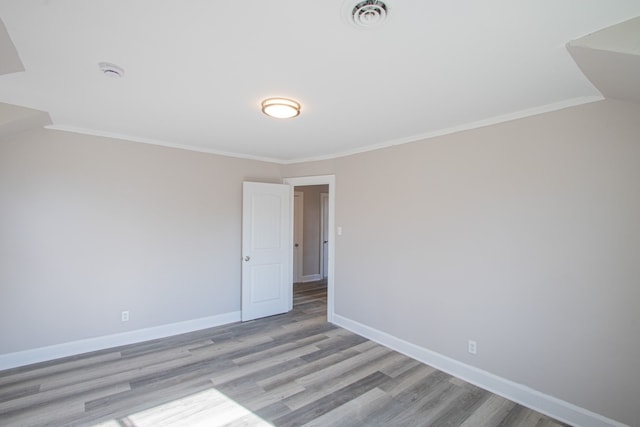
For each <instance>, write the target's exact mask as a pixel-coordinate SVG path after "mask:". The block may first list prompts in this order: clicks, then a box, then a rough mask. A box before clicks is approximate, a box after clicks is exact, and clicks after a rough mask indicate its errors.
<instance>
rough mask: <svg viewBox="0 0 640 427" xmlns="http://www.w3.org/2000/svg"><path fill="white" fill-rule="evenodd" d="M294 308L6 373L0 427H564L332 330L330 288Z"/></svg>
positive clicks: (0, 387)
mask: <svg viewBox="0 0 640 427" xmlns="http://www.w3.org/2000/svg"><path fill="white" fill-rule="evenodd" d="M294 307H295V308H294V310H293V311H292V312H291V313H287V314H283V315H279V316H273V317H269V318H266V319H260V320H255V321H251V322H246V323H234V324H230V325H225V326H221V327H217V328H212V329H207V330H203V331H198V332H194V333H189V334H184V335H180V336H175V337H171V338H167V339H161V340H155V341H150V342H146V343H141V344H134V345H129V346H123V347H119V348H114V349H109V350H104V351H98V352H93V353H89V354H85V355H80V356H75V357H70V358H65V359H61V360H57V361H52V362H46V363H40V364H36V365H31V366H27V367H21V368H16V369H12V370H7V371H3V372H0V425H1V426H41V425H49V426H67V425H73V426H76V425H83V426H84V425H87V426H97V425H99V426H102V427H124V426H127V427H132V426H139V427H143V426H154V427H155V426H223V425H224V426H269V425H272V426H301V425H307V426H469V427H472V426H532V427H533V426H537V427H543V426H560V425H564V424H562V423H559V422H557V421H554V420H552V419H550V418H548V417H546V416H544V415H541V414H539V413H537V412H534V411H531V410H529V409H527V408H524V407H522V406H520V405H517V404H515V403H513V402H510V401H508V400H506V399H504V398H501V397H499V396H496V395H494V394H491V393H489V392H487V391H484V390H482V389H480V388H478V387H475V386H473V385H470V384H467V383H465V382H463V381H461V380H459V379H456V378H454V377H451V376H449V375H447V374H445V373H443V372H440V371H438V370H436V369H434V368H432V367H430V366H427V365H424V364H422V363H419V362H417V361H415V360H413V359H411V358H409V357H406V356H404V355H401V354H399V353H397V352H394V351H391V350H389V349H388V348H386V347H383V346H381V345H378V344H376V343H374V342H371V341H369V340H367V339H365V338H362V337H360V336H358V335H355V334H353V333H351V332H348V331H346V330H344V329H341V328H339V327H336V326H334V325H331V324H329V323H327V322H326V286H325V285H324V284H322V283H311V284H304V285H296V286H295V298H294Z"/></svg>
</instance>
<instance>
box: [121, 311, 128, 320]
mask: <svg viewBox="0 0 640 427" xmlns="http://www.w3.org/2000/svg"><path fill="white" fill-rule="evenodd" d="M122 321H123V322H128V321H129V311H126V310H125V311H123V312H122Z"/></svg>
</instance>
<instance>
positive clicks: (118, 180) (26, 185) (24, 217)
mask: <svg viewBox="0 0 640 427" xmlns="http://www.w3.org/2000/svg"><path fill="white" fill-rule="evenodd" d="M245 179H246V180H255V181H271V182H280V179H281V178H280V175H279V167H278V165H274V164H269V163H262V162H257V161H252V160H241V159H233V158H228V157H221V156H215V155H209V154H202V153H195V152H189V151H185V150H177V149H171V148H164V147H157V146H152V145H145V144H139V143H133V142H125V141H117V140H109V139H106V138H98V137H91V136H85V135H78V134H71V133H64V132H57V131H45V130H42V131H37V132H31V133H22V134H20V135H18V136H16V137H12V138H10V139H6V140H2V141H0V206H1V208H0V337H1V339H0V354H3V353H10V352H16V351H20V350H26V349H32V348H37V347H43V346H47V345H52V344H60V343H65V342H70V341H76V340H81V339H85V338H91V337H99V336H103V335H109V334H116V333H120V332H127V331H130V330H136V329H140V328H147V327H153V326H159V325H165V324H170V323H174V322H180V321H184V320H190V319H199V318H203V317H208V316H214V315H218V314H226V313H229V312H234V311H238V310H240V256H241V253H240V252H241V250H240V244H241V241H240V233H241V207H242V181H243V180H245ZM122 310H129V311H130V321H129V322H127V323H123V322H121V321H120V313H121V311H122Z"/></svg>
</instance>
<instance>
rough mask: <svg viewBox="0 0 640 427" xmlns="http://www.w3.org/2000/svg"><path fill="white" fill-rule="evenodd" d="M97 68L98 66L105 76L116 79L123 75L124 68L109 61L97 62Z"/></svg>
mask: <svg viewBox="0 0 640 427" xmlns="http://www.w3.org/2000/svg"><path fill="white" fill-rule="evenodd" d="M98 68H100V71H102V73H103V74H104V75H105V76H107V77H111V78H113V79H118V78H120V77H122V76H124V70H123V69H122V68H120V67H118V66H117V65H115V64H111V63H109V62H100V63H98Z"/></svg>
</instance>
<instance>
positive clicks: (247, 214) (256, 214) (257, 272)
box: [242, 182, 293, 321]
mask: <svg viewBox="0 0 640 427" xmlns="http://www.w3.org/2000/svg"><path fill="white" fill-rule="evenodd" d="M242 190H243V192H242V194H243V196H242V321H247V320H252V319H257V318H260V317H266V316H272V315H274V314H281V313H285V312H287V311H289V310H290V309H291V307H292V305H293V302H292V299H293V296H292V295H293V294H292V290H291V283H292V282H291V272H292V269H291V262H290V261H291V257H292V251H291V199H292V197H291V196H292V193H291V192H292V187H291V186H289V185H284V184H265V183H258V182H244V183H243V188H242Z"/></svg>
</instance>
